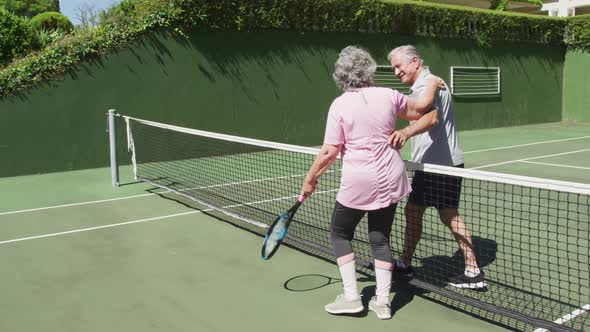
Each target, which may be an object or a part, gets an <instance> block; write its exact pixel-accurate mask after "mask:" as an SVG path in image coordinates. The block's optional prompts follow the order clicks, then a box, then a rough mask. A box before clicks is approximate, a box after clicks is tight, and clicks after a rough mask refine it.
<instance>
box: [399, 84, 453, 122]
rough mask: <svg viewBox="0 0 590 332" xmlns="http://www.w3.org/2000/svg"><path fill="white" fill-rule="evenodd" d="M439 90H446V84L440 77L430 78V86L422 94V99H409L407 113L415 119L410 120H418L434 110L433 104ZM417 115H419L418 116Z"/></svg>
mask: <svg viewBox="0 0 590 332" xmlns="http://www.w3.org/2000/svg"><path fill="white" fill-rule="evenodd" d="M439 88H441V89H445V88H446V86H445V82H444V81H443V80H442V79H441V78H440V77H438V76H434V75H432V76H431V77H430V78H428V84H427V85H426V88H424V91H423V92H422V93H421V94H420V97H410V98H408V106H407V113H408V114H409V116H412V117H414V118H413V119H409V120H416V119H418V118H419V117H420V116H419V115H422V114H425V113H426V112H428V111H430V110H431V109H432V103H433V102H434V98H435V96H436V90H438V89H439ZM416 114H419V115H418V116H416Z"/></svg>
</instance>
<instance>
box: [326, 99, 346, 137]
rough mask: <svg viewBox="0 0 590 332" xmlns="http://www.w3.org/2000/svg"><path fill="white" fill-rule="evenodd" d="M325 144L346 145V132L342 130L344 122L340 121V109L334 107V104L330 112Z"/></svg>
mask: <svg viewBox="0 0 590 332" xmlns="http://www.w3.org/2000/svg"><path fill="white" fill-rule="evenodd" d="M324 144H330V145H341V144H344V130H343V128H342V121H340V116H339V112H338V109H337V107H335V106H334V104H332V106H331V107H330V111H329V112H328V120H327V122H326V133H325V134H324Z"/></svg>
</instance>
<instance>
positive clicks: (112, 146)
mask: <svg viewBox="0 0 590 332" xmlns="http://www.w3.org/2000/svg"><path fill="white" fill-rule="evenodd" d="M107 114H108V129H107V131H108V133H109V150H110V153H111V182H112V184H113V187H118V186H119V164H118V163H117V130H116V124H115V116H117V113H116V110H114V109H110V110H109V112H108V113H107Z"/></svg>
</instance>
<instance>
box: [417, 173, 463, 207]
mask: <svg viewBox="0 0 590 332" xmlns="http://www.w3.org/2000/svg"><path fill="white" fill-rule="evenodd" d="M454 167H457V168H464V164H461V165H457V166H454ZM462 182H463V178H461V177H458V176H451V175H444V174H435V173H428V172H423V171H416V172H414V177H413V179H412V192H411V193H410V198H409V199H408V200H409V202H410V203H412V204H414V205H419V206H433V207H435V208H437V209H448V208H454V209H456V208H458V207H459V201H460V200H461V183H462Z"/></svg>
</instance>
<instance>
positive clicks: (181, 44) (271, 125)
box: [0, 32, 564, 176]
mask: <svg viewBox="0 0 590 332" xmlns="http://www.w3.org/2000/svg"><path fill="white" fill-rule="evenodd" d="M408 43H412V44H414V45H416V46H417V47H418V49H419V50H421V52H422V56H423V58H425V60H426V62H427V64H428V65H430V66H431V69H432V70H433V71H434V72H435V73H437V74H439V75H440V76H442V77H443V78H445V79H448V78H449V67H450V66H451V65H471V66H500V67H501V69H502V94H501V96H498V97H492V98H456V100H455V101H456V110H457V111H456V112H457V122H458V127H459V129H460V130H468V129H475V128H489V127H499V126H511V125H522V124H530V123H541V122H554V121H560V120H561V107H562V98H561V91H562V89H561V87H562V73H563V62H564V56H563V53H564V52H563V50H562V49H561V48H559V47H550V46H540V45H533V44H526V45H525V44H509V43H506V44H503V45H497V46H495V47H494V48H491V49H479V48H476V47H475V45H474V43H473V42H472V41H462V40H433V39H426V38H423V39H416V38H403V37H399V36H397V35H393V34H382V33H342V32H339V33H319V32H318V33H298V32H257V33H245V32H241V33H240V32H194V33H192V34H190V38H189V39H188V40H177V39H174V38H171V37H170V36H169V34H168V33H166V32H162V33H159V34H155V35H151V36H148V37H146V38H144V39H143V40H142V41H141V42H138V43H136V44H135V45H132V46H131V47H130V48H128V49H124V50H121V51H119V52H116V53H113V54H110V55H107V56H103V57H101V58H97V59H94V60H92V61H89V62H85V63H83V64H80V65H79V66H78V68H76V69H75V70H72V71H70V72H69V73H67V74H65V75H63V77H60V78H59V79H56V80H54V81H51V82H47V83H45V84H44V85H43V86H41V87H38V88H35V89H33V90H30V91H27V92H24V93H22V94H20V95H18V96H14V97H9V98H4V99H3V100H0V110H1V111H0V112H2V115H3V116H2V119H3V120H2V121H0V133H1V134H0V135H2V137H1V138H2V139H1V140H0V153H2V156H3V160H2V163H1V164H0V176H13V175H21V174H31V173H45V172H54V171H65V170H73V169H83V168H93V167H100V166H106V165H108V146H107V136H106V133H105V124H106V120H105V119H106V117H105V112H106V111H107V110H108V109H109V108H116V109H117V110H118V111H119V112H120V113H123V114H128V115H132V116H137V117H143V118H146V119H151V120H155V121H162V122H166V123H173V124H177V125H181V126H189V127H194V128H199V129H204V130H212V131H219V132H223V133H229V134H237V135H241V136H248V137H255V138H261V139H267V140H273V141H281V142H287V143H292V144H305V145H318V144H320V143H321V139H322V136H323V129H324V121H325V114H326V112H327V109H328V107H329V105H330V103H331V101H332V100H333V99H334V97H335V96H337V95H338V94H339V92H338V91H337V89H336V88H335V86H334V84H333V82H332V80H331V73H332V70H333V63H334V61H335V59H336V56H337V54H338V51H339V50H340V49H342V48H343V47H344V46H346V45H349V44H357V45H361V46H364V47H366V48H368V49H369V50H370V51H371V53H373V54H374V55H375V58H376V60H377V61H378V63H380V64H386V63H387V60H386V58H385V57H386V54H387V53H388V51H389V50H390V49H391V48H392V47H394V46H397V45H401V44H408ZM539 96H551V98H540V97H539ZM121 131H122V130H121ZM123 153H124V152H123V148H121V154H123ZM122 157H123V156H122ZM124 160H127V158H124Z"/></svg>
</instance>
